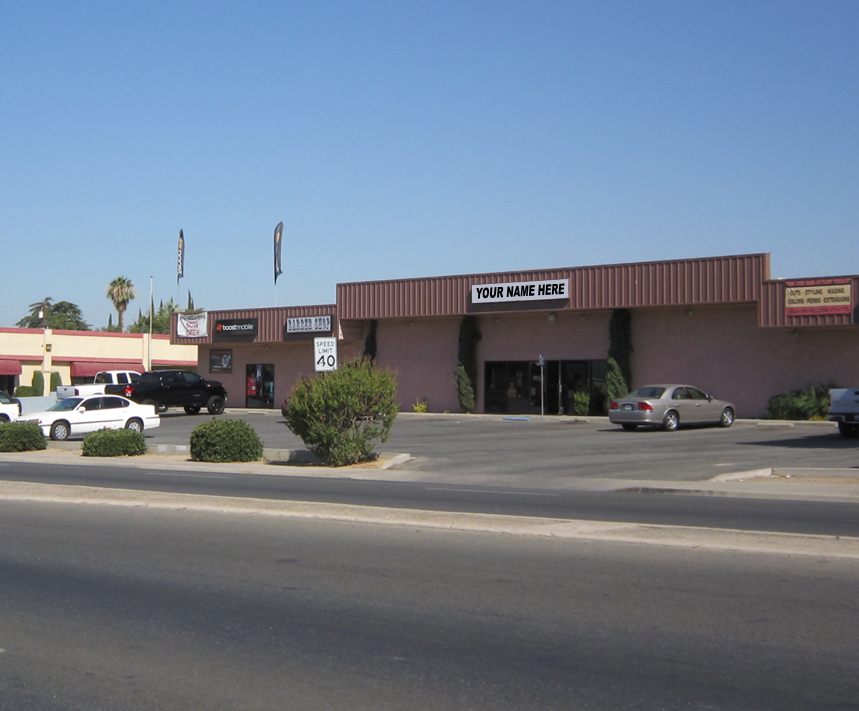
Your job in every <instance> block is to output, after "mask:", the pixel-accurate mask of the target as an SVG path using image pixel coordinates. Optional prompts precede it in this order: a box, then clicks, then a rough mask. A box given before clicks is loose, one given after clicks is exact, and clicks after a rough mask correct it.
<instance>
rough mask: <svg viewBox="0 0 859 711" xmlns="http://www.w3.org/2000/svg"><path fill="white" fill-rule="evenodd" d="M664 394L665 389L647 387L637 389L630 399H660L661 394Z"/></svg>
mask: <svg viewBox="0 0 859 711" xmlns="http://www.w3.org/2000/svg"><path fill="white" fill-rule="evenodd" d="M664 392H665V388H658V387H654V386H653V385H648V386H647V387H644V388H639V389H638V390H636V391H634V392H633V393H632V394H631V395H630V397H643V398H648V397H650V398H660V397H662V393H664Z"/></svg>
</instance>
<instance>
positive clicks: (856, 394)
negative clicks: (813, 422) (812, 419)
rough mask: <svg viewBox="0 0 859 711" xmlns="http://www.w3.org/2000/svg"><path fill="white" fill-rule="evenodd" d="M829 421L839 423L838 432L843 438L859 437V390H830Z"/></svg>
mask: <svg viewBox="0 0 859 711" xmlns="http://www.w3.org/2000/svg"><path fill="white" fill-rule="evenodd" d="M827 419H828V420H829V421H830V422H837V423H838V431H839V432H840V433H841V435H842V436H843V437H859V390H856V389H854V388H833V389H832V390H830V391H829V411H828V413H827Z"/></svg>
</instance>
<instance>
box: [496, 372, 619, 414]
mask: <svg viewBox="0 0 859 711" xmlns="http://www.w3.org/2000/svg"><path fill="white" fill-rule="evenodd" d="M607 369H608V368H607V363H606V361H605V360H550V361H546V362H545V364H544V365H542V366H541V365H540V364H539V363H537V362H536V361H494V362H490V361H487V362H486V363H485V366H484V378H485V379H484V393H485V395H484V402H483V406H484V412H487V413H503V414H510V415H539V414H540V413H541V412H542V413H545V414H547V415H572V414H576V411H575V401H576V397H575V394H576V393H580V398H579V399H580V402H581V401H582V400H584V401H585V402H586V407H587V412H585V413H583V414H591V415H596V414H605V400H606V386H605V378H606V372H607ZM584 394H586V395H587V398H582V397H581V395H584ZM580 406H584V405H580Z"/></svg>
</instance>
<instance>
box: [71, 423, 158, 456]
mask: <svg viewBox="0 0 859 711" xmlns="http://www.w3.org/2000/svg"><path fill="white" fill-rule="evenodd" d="M81 454H82V455H83V456H84V457H136V456H138V455H140V454H146V442H145V440H144V439H143V433H142V432H135V431H134V430H108V429H104V430H98V431H97V432H90V433H89V434H86V435H84V441H83V445H82V446H81Z"/></svg>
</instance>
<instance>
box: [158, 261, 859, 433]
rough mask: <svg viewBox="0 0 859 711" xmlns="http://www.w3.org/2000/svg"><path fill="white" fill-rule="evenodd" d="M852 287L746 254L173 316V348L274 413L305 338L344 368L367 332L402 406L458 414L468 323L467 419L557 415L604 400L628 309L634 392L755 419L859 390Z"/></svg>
mask: <svg viewBox="0 0 859 711" xmlns="http://www.w3.org/2000/svg"><path fill="white" fill-rule="evenodd" d="M857 280H859V276H840V277H826V278H808V279H795V280H781V279H772V278H771V277H770V262H769V255H768V254H750V255H739V256H727V257H711V258H704V259H688V260H677V261H664V262H646V263H638V264H617V265H609V266H589V267H570V268H561V269H549V270H541V271H525V272H506V273H495V274H471V275H463V276H447V277H434V278H425V279H401V280H392V281H373V282H357V283H348V284H338V285H337V291H336V303H334V304H325V305H317V306H298V307H281V308H260V309H236V310H229V311H210V312H208V313H206V314H203V315H199V316H197V321H196V322H193V321H192V322H186V321H184V320H183V321H182V322H180V317H179V316H178V315H174V316H173V321H172V324H171V342H172V343H174V344H187V345H191V344H196V345H197V346H199V363H198V368H197V370H198V372H199V373H201V374H203V375H204V376H206V377H210V378H213V379H217V380H220V381H221V382H223V383H224V385H225V386H226V388H227V392H228V393H229V398H228V402H227V405H228V406H229V407H252V408H253V407H261V408H270V407H279V406H280V403H281V401H282V400H283V399H284V398H285V397H286V396H287V395H288V394H289V392H290V390H291V389H292V387H293V385H294V384H295V382H296V380H297V379H298V378H299V376H300V375H302V374H304V375H311V374H313V373H314V371H315V359H316V357H317V346H316V345H315V341H314V339H316V338H320V337H328V338H330V339H336V349H337V357H338V360H339V362H340V363H343V362H344V361H347V360H350V359H354V358H360V357H361V356H362V354H363V353H364V351H365V348H366V347H367V337H368V335H371V333H372V334H373V335H374V336H375V341H376V348H375V351H376V360H377V362H378V363H379V364H380V365H382V366H389V367H391V368H392V369H394V370H395V371H396V373H397V382H398V395H399V399H400V403H401V409H403V410H411V409H412V405H414V404H415V403H416V402H418V401H424V400H425V401H426V402H427V405H428V409H429V411H430V412H444V411H450V412H457V411H459V403H458V399H457V394H456V388H455V385H454V378H455V370H456V367H457V361H458V356H457V353H458V342H459V333H460V325H461V323H462V321H463V317H465V316H474V317H476V320H477V326H478V329H479V332H480V336H481V337H480V340H479V341H478V343H477V358H478V365H479V377H478V388H477V393H476V402H477V407H476V411H477V412H482V413H511V414H513V413H515V414H540V412H541V411H544V412H545V413H546V414H547V415H551V414H562V413H570V412H571V411H572V395H573V393H574V392H575V391H577V390H585V391H588V392H591V393H599V392H604V391H605V377H606V372H607V360H606V359H607V355H608V349H609V322H610V319H611V317H612V314H613V313H614V312H615V310H617V309H626V310H628V313H629V315H630V316H631V339H632V352H631V370H632V383H631V385H632V387H637V386H639V385H644V384H647V383H659V382H680V383H689V384H693V385H696V386H697V387H699V388H701V389H703V390H705V391H706V392H708V393H710V394H712V395H714V396H716V397H719V398H722V399H726V400H731V401H733V402H734V403H735V404H736V406H737V414H738V416H740V417H758V416H761V415H763V413H764V411H765V409H766V404H767V401H768V400H769V398H770V397H772V396H773V395H776V394H779V393H783V392H786V391H790V390H798V389H803V388H806V387H808V386H810V385H821V384H824V385H830V384H831V385H841V386H859V328H857V326H856V322H857V318H856V306H855V297H854V294H856V293H857ZM184 318H187V317H183V319H184ZM189 324H190V325H189Z"/></svg>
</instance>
